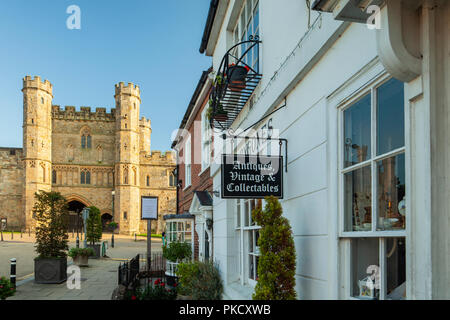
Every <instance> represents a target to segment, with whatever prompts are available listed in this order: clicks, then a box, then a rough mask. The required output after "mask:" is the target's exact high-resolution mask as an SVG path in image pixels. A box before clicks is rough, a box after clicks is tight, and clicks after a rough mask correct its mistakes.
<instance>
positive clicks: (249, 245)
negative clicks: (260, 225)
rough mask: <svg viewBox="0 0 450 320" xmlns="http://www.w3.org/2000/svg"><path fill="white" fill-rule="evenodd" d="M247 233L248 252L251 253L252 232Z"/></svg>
mask: <svg viewBox="0 0 450 320" xmlns="http://www.w3.org/2000/svg"><path fill="white" fill-rule="evenodd" d="M247 233H248V253H253V232H252V231H250V232H247Z"/></svg>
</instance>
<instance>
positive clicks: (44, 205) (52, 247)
mask: <svg viewBox="0 0 450 320" xmlns="http://www.w3.org/2000/svg"><path fill="white" fill-rule="evenodd" d="M35 198H36V202H35V204H34V207H33V214H34V215H35V219H36V252H37V253H38V259H39V258H65V257H66V256H67V253H66V250H68V249H69V247H68V245H67V242H68V238H69V236H68V234H67V222H68V221H67V220H68V219H67V216H68V211H67V208H68V204H67V200H66V198H64V197H63V196H62V195H61V194H60V193H59V192H54V191H52V192H45V191H40V192H36V193H35Z"/></svg>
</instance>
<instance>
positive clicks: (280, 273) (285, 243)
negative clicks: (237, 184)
mask: <svg viewBox="0 0 450 320" xmlns="http://www.w3.org/2000/svg"><path fill="white" fill-rule="evenodd" d="M282 213H283V209H282V207H281V204H280V202H279V201H278V199H277V198H275V197H273V196H271V197H266V206H265V208H264V210H262V208H260V207H258V208H255V209H254V210H253V212H252V217H253V220H254V221H256V222H257V223H258V225H260V226H261V229H260V231H259V234H260V236H259V240H258V244H259V246H260V252H261V256H260V258H259V263H258V276H259V280H258V282H257V284H256V287H255V293H254V294H253V299H254V300H294V299H296V293H295V289H294V287H295V247H294V240H293V237H292V230H291V226H290V225H289V221H288V220H287V219H286V218H285V217H282V216H281V215H282Z"/></svg>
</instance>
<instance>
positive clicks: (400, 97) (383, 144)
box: [377, 79, 405, 154]
mask: <svg viewBox="0 0 450 320" xmlns="http://www.w3.org/2000/svg"><path fill="white" fill-rule="evenodd" d="M377 93H378V97H377V100H378V104H377V154H383V153H386V152H389V151H392V150H394V149H397V148H400V147H403V146H404V145H405V115H404V109H405V108H404V104H405V102H404V84H403V82H401V81H398V80H396V79H391V80H389V81H388V82H386V83H385V84H383V85H382V86H381V87H379V88H378V90H377Z"/></svg>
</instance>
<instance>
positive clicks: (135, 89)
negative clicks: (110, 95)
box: [115, 82, 141, 99]
mask: <svg viewBox="0 0 450 320" xmlns="http://www.w3.org/2000/svg"><path fill="white" fill-rule="evenodd" d="M115 90H116V95H120V94H128V95H132V96H135V97H138V98H139V99H140V96H141V91H140V89H139V86H138V85H135V84H133V83H131V82H128V84H127V85H125V84H124V83H123V82H119V83H118V84H116V85H115Z"/></svg>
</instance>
